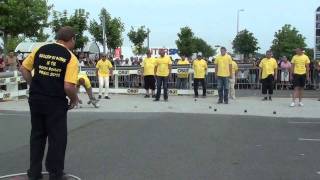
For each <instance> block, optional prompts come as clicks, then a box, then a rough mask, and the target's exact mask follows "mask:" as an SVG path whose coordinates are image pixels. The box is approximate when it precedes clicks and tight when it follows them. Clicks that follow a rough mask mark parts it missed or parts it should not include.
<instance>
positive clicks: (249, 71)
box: [0, 64, 320, 100]
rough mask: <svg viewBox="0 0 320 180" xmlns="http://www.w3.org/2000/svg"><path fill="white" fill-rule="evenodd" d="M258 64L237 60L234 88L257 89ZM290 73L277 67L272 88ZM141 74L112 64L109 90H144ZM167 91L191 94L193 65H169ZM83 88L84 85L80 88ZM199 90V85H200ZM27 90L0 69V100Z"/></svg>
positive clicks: (314, 78) (92, 74)
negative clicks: (181, 83)
mask: <svg viewBox="0 0 320 180" xmlns="http://www.w3.org/2000/svg"><path fill="white" fill-rule="evenodd" d="M81 70H82V71H86V72H87V75H88V77H89V79H90V80H91V84H92V87H93V91H94V92H98V87H99V81H98V78H97V77H96V69H95V68H89V67H82V68H81ZM186 72H187V73H188V74H189V76H188V79H187V84H186V87H185V88H184V89H179V88H178V87H177V81H178V74H179V73H186ZM259 73H260V70H259V68H253V67H252V65H249V64H240V65H239V70H238V73H237V75H236V84H235V88H236V89H260V88H261V84H260V82H259ZM283 74H287V75H288V76H289V81H287V82H284V81H281V80H283V79H282V77H281V76H282V75H283ZM290 76H291V75H290V73H289V72H286V71H285V70H283V69H279V70H278V75H277V77H276V78H275V79H276V80H275V89H276V90H282V89H284V90H285V89H292V83H291V79H290ZM319 82H320V73H319V72H318V71H317V70H312V71H311V72H310V81H308V82H307V83H306V87H305V88H306V89H319V87H320V83H319ZM206 84H207V94H208V96H210V95H216V94H217V91H216V89H217V80H216V78H215V69H214V65H209V66H208V72H207V75H206ZM143 87H144V84H143V76H142V71H141V67H139V66H121V67H115V68H114V70H113V76H112V77H111V78H110V93H117V94H143V93H145V90H144V89H143ZM168 87H169V94H170V95H193V93H194V92H193V69H192V68H191V66H190V65H184V66H178V65H175V66H173V68H172V73H171V75H170V77H169V81H168ZM81 91H83V92H84V89H83V88H81ZM200 92H201V86H200ZM27 94H28V87H27V85H26V82H25V80H24V79H23V78H22V77H21V75H20V73H19V72H17V71H15V72H3V73H0V100H9V99H17V98H18V97H19V96H24V95H27Z"/></svg>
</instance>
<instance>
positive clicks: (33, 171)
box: [28, 98, 68, 177]
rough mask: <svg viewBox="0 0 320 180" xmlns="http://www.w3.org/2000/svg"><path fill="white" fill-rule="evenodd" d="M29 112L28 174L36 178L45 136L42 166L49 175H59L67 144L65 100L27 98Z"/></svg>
mask: <svg viewBox="0 0 320 180" xmlns="http://www.w3.org/2000/svg"><path fill="white" fill-rule="evenodd" d="M29 105H30V112H31V126H32V129H31V136H30V169H29V170H28V176H29V177H39V176H40V175H41V171H42V160H43V156H44V151H45V147H46V142H47V139H48V152H47V157H46V162H45V166H46V169H47V171H48V172H49V173H50V174H54V175H56V176H60V175H62V173H63V170H64V159H65V151H66V146H67V111H68V105H67V103H66V102H65V103H64V102H59V103H55V101H52V100H51V101H44V100H39V99H38V100H32V99H31V98H30V100H29Z"/></svg>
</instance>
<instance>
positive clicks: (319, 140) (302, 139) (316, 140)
mask: <svg viewBox="0 0 320 180" xmlns="http://www.w3.org/2000/svg"><path fill="white" fill-rule="evenodd" d="M298 140H299V141H313V142H320V139H306V138H299V139H298Z"/></svg>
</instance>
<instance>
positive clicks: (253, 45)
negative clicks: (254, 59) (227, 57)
mask: <svg viewBox="0 0 320 180" xmlns="http://www.w3.org/2000/svg"><path fill="white" fill-rule="evenodd" d="M232 48H233V50H234V52H235V53H239V54H243V55H244V59H247V58H248V57H249V55H250V54H254V53H255V52H256V51H257V50H258V49H260V48H259V47H258V40H257V39H256V38H255V37H254V35H253V33H251V32H249V31H248V30H246V29H245V30H242V31H240V32H239V33H238V34H237V36H236V37H235V38H234V40H233V42H232Z"/></svg>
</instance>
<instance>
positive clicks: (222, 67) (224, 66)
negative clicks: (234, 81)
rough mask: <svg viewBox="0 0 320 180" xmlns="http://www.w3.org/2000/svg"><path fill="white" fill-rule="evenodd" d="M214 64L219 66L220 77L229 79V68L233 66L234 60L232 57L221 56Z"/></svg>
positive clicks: (218, 73)
mask: <svg viewBox="0 0 320 180" xmlns="http://www.w3.org/2000/svg"><path fill="white" fill-rule="evenodd" d="M214 64H216V65H218V72H216V73H217V75H218V76H220V77H229V76H230V71H229V66H230V65H231V64H232V58H231V56H230V55H228V54H225V55H224V56H222V55H219V56H218V57H217V58H216V60H215V62H214Z"/></svg>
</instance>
